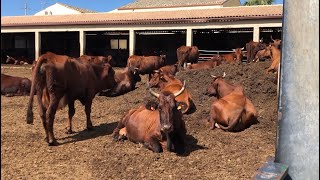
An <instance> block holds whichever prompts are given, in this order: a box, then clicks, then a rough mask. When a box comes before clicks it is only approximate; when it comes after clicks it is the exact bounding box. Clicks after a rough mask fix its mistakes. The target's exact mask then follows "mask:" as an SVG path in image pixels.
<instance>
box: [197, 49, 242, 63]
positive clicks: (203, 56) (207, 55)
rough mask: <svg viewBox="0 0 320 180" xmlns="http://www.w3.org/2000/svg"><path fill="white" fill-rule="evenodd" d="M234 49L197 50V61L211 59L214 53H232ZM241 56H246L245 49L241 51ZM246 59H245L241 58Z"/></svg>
mask: <svg viewBox="0 0 320 180" xmlns="http://www.w3.org/2000/svg"><path fill="white" fill-rule="evenodd" d="M232 52H234V51H232V50H203V49H201V50H199V53H200V55H199V60H198V61H207V60H209V59H211V57H212V56H214V55H219V54H226V53H232ZM242 53H243V56H245V57H246V54H247V51H242ZM243 61H246V60H243Z"/></svg>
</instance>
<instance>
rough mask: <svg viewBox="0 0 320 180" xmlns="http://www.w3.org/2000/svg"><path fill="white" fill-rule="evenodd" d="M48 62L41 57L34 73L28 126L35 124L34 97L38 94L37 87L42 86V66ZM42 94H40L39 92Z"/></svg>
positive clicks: (28, 111)
mask: <svg viewBox="0 0 320 180" xmlns="http://www.w3.org/2000/svg"><path fill="white" fill-rule="evenodd" d="M45 62H47V59H46V58H44V57H42V56H41V57H40V58H39V59H38V61H37V63H36V66H35V68H34V71H33V72H32V83H31V90H30V96H29V102H28V110H27V118H26V120H27V124H32V123H33V111H32V107H33V96H34V94H35V93H36V86H40V83H41V79H42V78H41V77H40V76H41V74H40V70H41V66H42V64H43V63H45ZM37 93H40V92H37Z"/></svg>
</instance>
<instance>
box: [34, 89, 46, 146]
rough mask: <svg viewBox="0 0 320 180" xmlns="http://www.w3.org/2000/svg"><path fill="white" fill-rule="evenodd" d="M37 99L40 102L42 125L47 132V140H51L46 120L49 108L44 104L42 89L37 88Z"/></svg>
mask: <svg viewBox="0 0 320 180" xmlns="http://www.w3.org/2000/svg"><path fill="white" fill-rule="evenodd" d="M37 100H38V104H39V114H40V118H41V121H42V125H43V128H44V131H45V134H46V138H45V141H46V142H49V138H48V137H49V135H48V128H47V122H46V112H47V108H45V107H44V105H43V104H42V91H39V90H37Z"/></svg>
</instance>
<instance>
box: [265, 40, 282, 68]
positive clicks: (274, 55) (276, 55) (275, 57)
mask: <svg viewBox="0 0 320 180" xmlns="http://www.w3.org/2000/svg"><path fill="white" fill-rule="evenodd" d="M268 48H269V49H270V51H271V60H272V62H271V66H270V67H269V68H268V69H267V73H268V72H269V71H273V72H277V71H278V66H279V64H280V55H281V51H280V49H278V48H276V47H275V46H274V45H270V46H269V47H268Z"/></svg>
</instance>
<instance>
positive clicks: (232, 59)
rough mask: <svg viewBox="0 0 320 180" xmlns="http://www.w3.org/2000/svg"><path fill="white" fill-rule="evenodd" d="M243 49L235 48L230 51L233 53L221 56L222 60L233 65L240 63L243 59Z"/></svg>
mask: <svg viewBox="0 0 320 180" xmlns="http://www.w3.org/2000/svg"><path fill="white" fill-rule="evenodd" d="M243 49H244V47H243V48H236V49H232V50H233V51H234V52H233V53H229V54H221V56H222V58H223V60H225V61H226V62H228V63H231V64H234V63H241V62H242V59H243V55H242V50H243Z"/></svg>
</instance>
